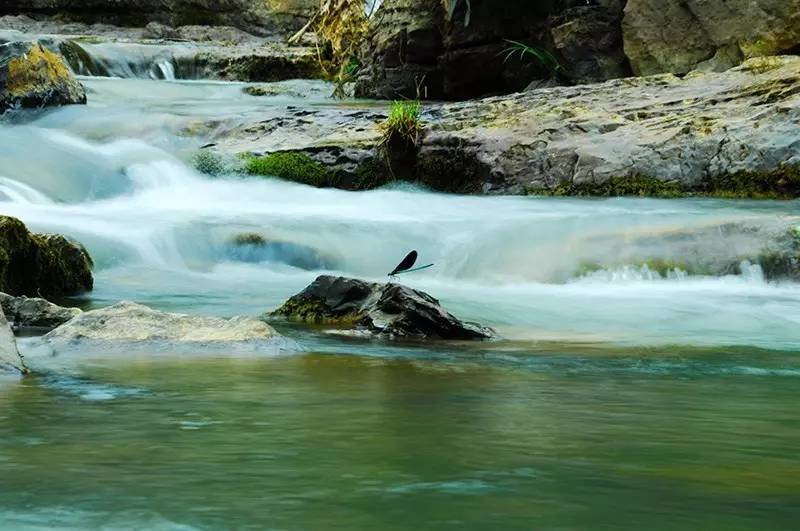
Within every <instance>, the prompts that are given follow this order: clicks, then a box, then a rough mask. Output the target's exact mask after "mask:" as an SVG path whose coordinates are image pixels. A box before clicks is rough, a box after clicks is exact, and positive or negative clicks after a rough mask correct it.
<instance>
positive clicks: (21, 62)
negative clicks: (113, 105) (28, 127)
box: [0, 42, 86, 111]
mask: <svg viewBox="0 0 800 531" xmlns="http://www.w3.org/2000/svg"><path fill="white" fill-rule="evenodd" d="M71 103H86V91H85V90H84V88H83V85H81V84H80V83H79V82H78V80H77V79H75V76H73V75H72V73H71V72H70V71H69V69H68V68H67V65H66V63H65V62H64V59H63V58H62V57H61V56H60V55H59V54H57V53H54V52H52V51H50V50H48V49H47V48H45V47H44V46H42V45H41V44H39V43H32V42H13V43H8V44H5V45H3V46H2V47H0V111H3V110H5V109H7V108H10V107H15V106H21V107H44V106H51V105H66V104H71Z"/></svg>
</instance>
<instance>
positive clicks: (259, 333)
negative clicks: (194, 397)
mask: <svg viewBox="0 0 800 531" xmlns="http://www.w3.org/2000/svg"><path fill="white" fill-rule="evenodd" d="M278 337H279V336H278V333H277V332H276V331H275V330H274V329H273V328H272V327H271V326H269V325H268V324H266V323H264V322H263V321H260V320H258V319H253V318H249V317H234V318H232V319H221V318H219V317H201V316H194V315H183V314H176V313H165V312H160V311H157V310H153V309H151V308H148V307H147V306H142V305H141V304H136V303H134V302H127V301H124V302H120V303H117V304H115V305H113V306H109V307H108V308H103V309H100V310H92V311H89V312H84V313H81V314H79V315H78V316H77V317H75V318H74V319H72V320H71V321H69V322H67V323H66V324H64V325H62V326H59V327H58V328H56V329H55V330H53V331H52V332H50V333H49V334H47V335H45V336H44V338H43V340H44V341H46V342H48V343H50V344H51V345H56V346H63V345H72V346H75V345H82V344H92V343H93V344H98V343H103V344H105V343H120V344H124V343H149V344H159V345H162V346H163V345H179V344H185V345H198V344H201V343H211V344H214V343H216V344H237V343H247V342H256V343H257V342H265V341H268V340H270V339H275V338H278Z"/></svg>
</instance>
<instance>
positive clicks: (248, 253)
mask: <svg viewBox="0 0 800 531" xmlns="http://www.w3.org/2000/svg"><path fill="white" fill-rule="evenodd" d="M225 258H226V259H228V260H234V261H237V262H246V263H261V262H271V263H281V264H286V265H289V266H292V267H296V268H298V269H304V270H306V271H314V270H316V271H319V270H320V269H333V268H334V267H336V261H335V260H334V259H333V258H332V257H330V256H326V255H325V254H323V253H322V252H320V251H319V250H317V249H314V248H313V247H309V246H307V245H302V244H299V243H294V242H286V241H272V240H267V239H266V238H265V237H264V236H262V235H261V234H257V233H242V234H237V235H236V236H234V237H233V239H232V240H231V241H230V242H229V243H228V245H227V246H226V249H225Z"/></svg>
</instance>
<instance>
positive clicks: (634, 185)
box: [527, 175, 684, 197]
mask: <svg viewBox="0 0 800 531" xmlns="http://www.w3.org/2000/svg"><path fill="white" fill-rule="evenodd" d="M527 192H528V193H529V194H530V195H545V196H577V197H624V196H633V197H680V196H681V195H684V192H683V190H682V189H681V186H680V185H679V184H678V183H676V182H673V181H662V180H660V179H655V178H653V177H648V176H646V175H633V176H630V177H611V178H610V179H607V180H605V181H602V182H594V181H585V182H581V183H575V182H563V183H560V184H558V185H557V186H555V187H553V188H529V189H528V190H527Z"/></svg>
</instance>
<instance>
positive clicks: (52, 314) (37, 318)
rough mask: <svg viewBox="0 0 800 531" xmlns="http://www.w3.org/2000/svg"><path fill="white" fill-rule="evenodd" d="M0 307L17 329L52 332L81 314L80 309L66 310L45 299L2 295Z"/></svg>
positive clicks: (0, 294)
mask: <svg viewBox="0 0 800 531" xmlns="http://www.w3.org/2000/svg"><path fill="white" fill-rule="evenodd" d="M0 306H2V309H3V312H4V313H5V315H6V317H7V318H8V319H9V320H10V321H11V326H12V327H13V328H14V329H15V330H18V329H21V328H37V329H45V330H47V331H49V330H52V329H54V328H56V327H58V326H61V325H62V324H64V323H66V322H67V321H69V320H70V319H72V318H74V317H77V316H78V315H80V314H81V310H80V309H79V308H64V307H61V306H58V305H56V304H53V303H52V302H49V301H46V300H44V299H37V298H28V297H25V296H22V297H13V296H11V295H7V294H5V293H0Z"/></svg>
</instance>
